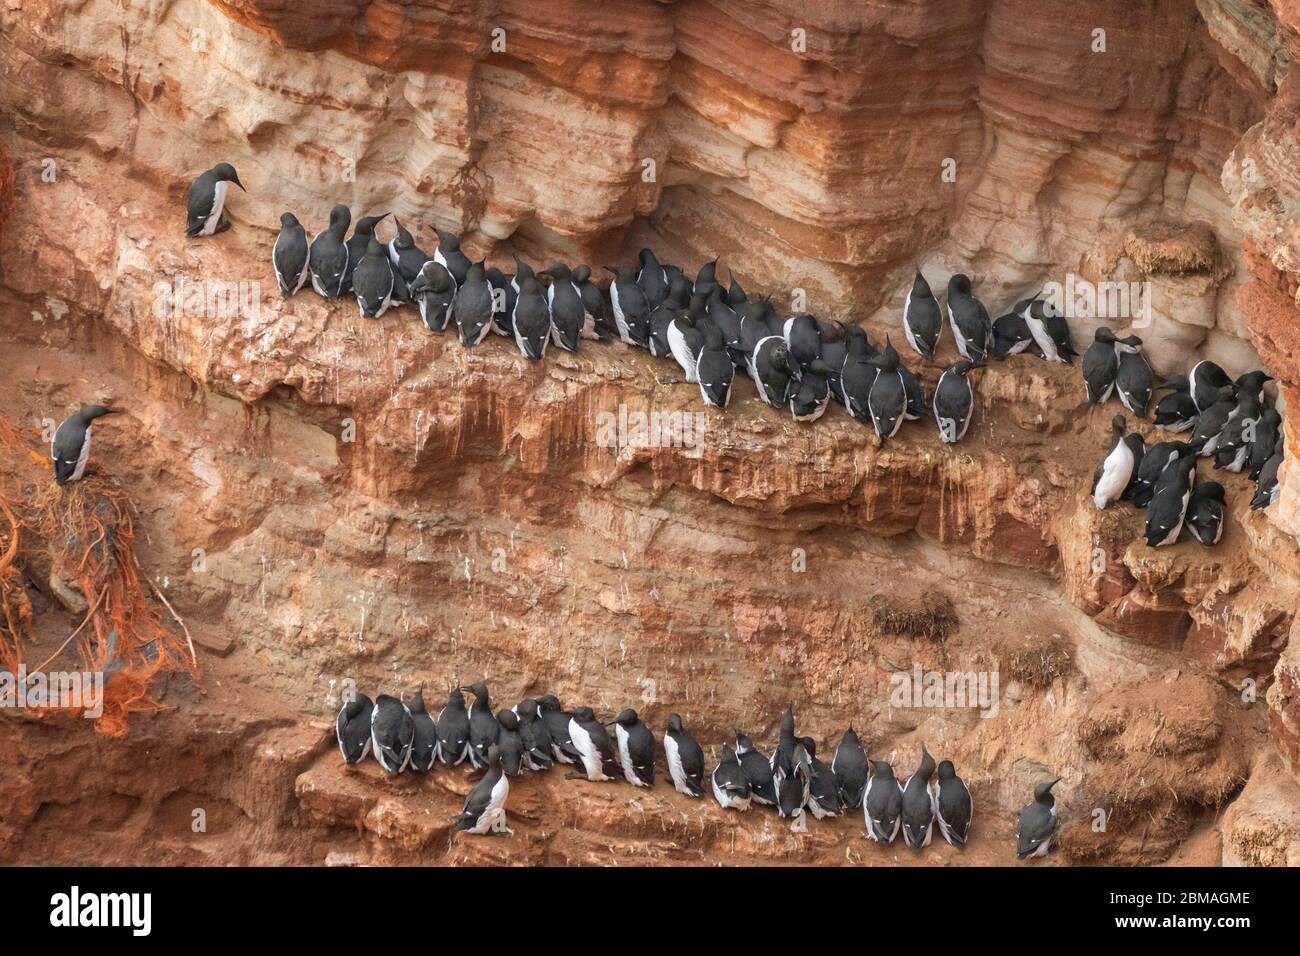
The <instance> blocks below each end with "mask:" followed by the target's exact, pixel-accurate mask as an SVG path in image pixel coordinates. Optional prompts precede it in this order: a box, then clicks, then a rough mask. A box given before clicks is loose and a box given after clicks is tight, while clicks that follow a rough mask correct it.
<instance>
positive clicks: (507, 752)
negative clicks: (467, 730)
mask: <svg viewBox="0 0 1300 956" xmlns="http://www.w3.org/2000/svg"><path fill="white" fill-rule="evenodd" d="M496 747H497V750H498V751H499V752H500V754H501V769H502V770H504V771H505V772H506V774H507V775H508V776H511V777H517V776H518V775H519V774H521V773H523V772H524V741H523V738H522V737H521V736H520V735H519V715H518V714H516V713H515V712H514V711H513V710H506V709H504V708H503V709H501V710H499V711H497V741H496Z"/></svg>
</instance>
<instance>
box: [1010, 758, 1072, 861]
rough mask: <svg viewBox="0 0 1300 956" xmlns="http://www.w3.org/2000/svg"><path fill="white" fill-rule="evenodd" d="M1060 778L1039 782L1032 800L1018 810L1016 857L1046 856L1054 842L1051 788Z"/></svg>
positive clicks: (1054, 829) (1053, 804) (1055, 825)
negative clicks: (1018, 823) (1018, 825)
mask: <svg viewBox="0 0 1300 956" xmlns="http://www.w3.org/2000/svg"><path fill="white" fill-rule="evenodd" d="M1060 781H1061V778H1060V777H1057V778H1056V779H1055V780H1052V781H1049V782H1047V783H1040V784H1039V785H1038V786H1036V787H1035V788H1034V802H1033V803H1031V804H1029V805H1028V806H1027V807H1025V808H1024V809H1023V810H1021V811H1020V827H1019V829H1018V830H1017V832H1016V858H1017V859H1020V860H1027V859H1029V858H1030V857H1034V856H1047V851H1048V850H1050V849H1051V848H1052V844H1053V843H1054V842H1056V828H1057V820H1056V797H1054V796H1052V788H1053V787H1054V786H1056V785H1057V784H1058V783H1060Z"/></svg>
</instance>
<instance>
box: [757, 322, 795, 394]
mask: <svg viewBox="0 0 1300 956" xmlns="http://www.w3.org/2000/svg"><path fill="white" fill-rule="evenodd" d="M749 374H750V377H751V378H752V379H753V380H754V387H755V388H757V389H758V397H759V398H761V399H762V400H763V401H764V402H766V403H767V404H768V405H771V406H772V407H773V408H784V407H785V403H786V400H787V398H788V396H789V394H790V391H791V388H792V387H793V382H794V364H793V362H792V361H791V359H790V353H789V351H788V350H787V349H786V347H785V340H784V339H783V338H782V337H781V336H779V335H768V336H765V337H764V338H762V339H760V340H759V342H758V345H756V346H755V347H754V358H753V361H752V362H751V364H750V372H749Z"/></svg>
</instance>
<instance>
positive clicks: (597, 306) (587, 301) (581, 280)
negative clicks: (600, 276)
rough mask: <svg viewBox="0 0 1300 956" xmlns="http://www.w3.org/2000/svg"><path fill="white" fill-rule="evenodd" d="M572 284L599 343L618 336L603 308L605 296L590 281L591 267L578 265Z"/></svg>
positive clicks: (607, 310) (607, 312)
mask: <svg viewBox="0 0 1300 956" xmlns="http://www.w3.org/2000/svg"><path fill="white" fill-rule="evenodd" d="M573 284H574V285H576V286H577V287H578V295H579V296H581V297H582V307H583V308H584V309H585V310H586V311H587V315H589V316H590V317H591V321H592V326H593V328H594V329H595V332H596V337H597V338H599V339H600V340H601V341H608V340H610V339H612V338H614V337H615V336H616V335H618V329H617V328H616V327H615V326H614V322H613V319H612V317H611V316H610V314H609V309H608V308H606V306H605V295H604V293H602V292H601V291H600V286H598V285H596V283H595V282H593V281H592V280H591V266H589V265H580V266H578V268H576V269H574V270H573Z"/></svg>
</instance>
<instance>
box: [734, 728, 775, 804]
mask: <svg viewBox="0 0 1300 956" xmlns="http://www.w3.org/2000/svg"><path fill="white" fill-rule="evenodd" d="M736 760H737V761H739V763H740V769H741V770H743V771H744V772H745V781H746V782H747V783H748V784H749V795H750V796H751V797H753V798H754V800H756V801H758V802H759V803H762V804H765V805H766V806H769V807H770V806H772V805H774V804H775V803H776V796H777V790H776V781H775V777H774V774H773V772H772V765H771V763H769V762H768V758H767V757H764V756H763V755H762V753H760V752H759V751H758V749H757V748H756V747H755V746H754V741H753V740H752V739H750V738H749V736H748V735H746V734H743V733H741V732H740V731H739V730H738V731H736Z"/></svg>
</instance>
